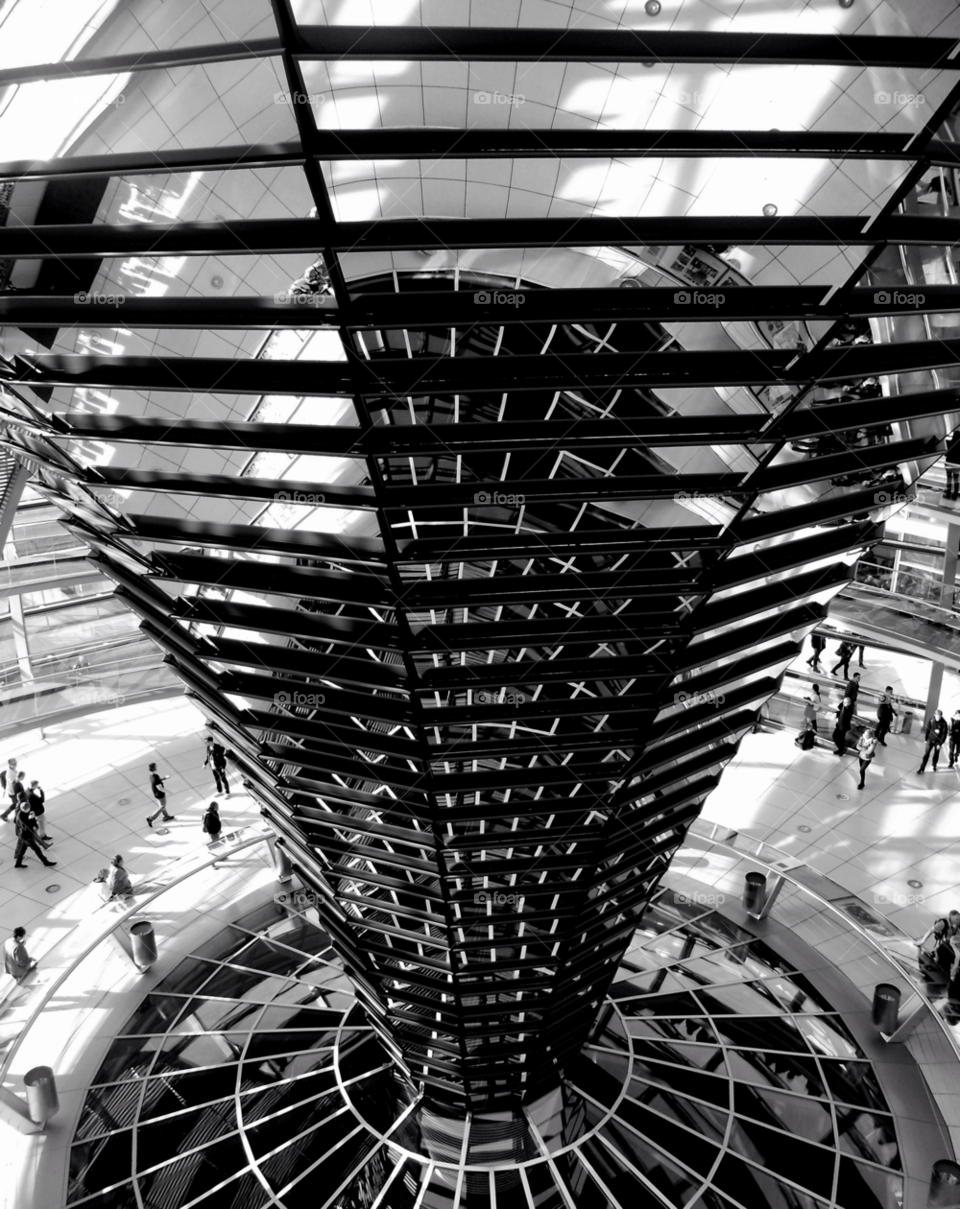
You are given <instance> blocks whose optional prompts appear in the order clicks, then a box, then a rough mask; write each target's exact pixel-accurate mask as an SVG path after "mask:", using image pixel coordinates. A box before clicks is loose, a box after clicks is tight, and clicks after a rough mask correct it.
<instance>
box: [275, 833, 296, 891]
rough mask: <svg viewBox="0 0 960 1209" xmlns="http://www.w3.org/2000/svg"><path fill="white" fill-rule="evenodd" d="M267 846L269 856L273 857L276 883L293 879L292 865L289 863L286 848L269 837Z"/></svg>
mask: <svg viewBox="0 0 960 1209" xmlns="http://www.w3.org/2000/svg"><path fill="white" fill-rule="evenodd" d="M269 845H270V855H271V856H272V857H273V868H274V870H275V872H276V874H277V881H278V882H288V881H289V880H290V879H291V877H293V865H292V864H291V863H290V855H289V853H288V852H287V850H286V848H284V847H283V846H282V845H281V844H278V843H277V840H276V837H275V836H271V838H270V840H269Z"/></svg>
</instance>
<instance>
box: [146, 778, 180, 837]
mask: <svg viewBox="0 0 960 1209" xmlns="http://www.w3.org/2000/svg"><path fill="white" fill-rule="evenodd" d="M150 789H151V791H152V793H153V796H154V797H155V798H156V799H157V801H158V802H159V803H160V808H159V810H155V811H154V812H153V814H148V815H147V826H148V827H152V826H153V820H154V819H155V818H156V817H157V815H158V814H162V815H163V821H164V822H165V823H169V822H170V821H171V819H175V818H176V817H177V816H176V815H175V814H167V795H166V792H165V791H164V788H163V777H161V775H160V774H159V773H158V772H157V766H156V764H151V765H150Z"/></svg>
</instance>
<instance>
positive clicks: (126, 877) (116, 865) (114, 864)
mask: <svg viewBox="0 0 960 1209" xmlns="http://www.w3.org/2000/svg"><path fill="white" fill-rule="evenodd" d="M104 884H105V887H106V889H105V890H104V894H105V896H106V898H107V899H108V900H110V899H126V898H131V897H132V896H133V882H131V880H130V874H129V873H128V872H127V871H126V869H125V868H124V865H123V857H122V856H121V855H120V853H119V852H118V853H117V855H116V856H115V857H114V858H113V860H112V861H111V862H110V868H109V869H108V870H107V879H106V882H105V883H104Z"/></svg>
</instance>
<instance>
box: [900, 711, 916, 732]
mask: <svg viewBox="0 0 960 1209" xmlns="http://www.w3.org/2000/svg"><path fill="white" fill-rule="evenodd" d="M902 716H903V725H902V726H901V727H900V734H901V735H909V734H910V733H911V732H912V730H913V719H914V717H915V715H914V713H913V711H912V710H908V709H905V710H904V711H903V715H902Z"/></svg>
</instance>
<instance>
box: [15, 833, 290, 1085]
mask: <svg viewBox="0 0 960 1209" xmlns="http://www.w3.org/2000/svg"><path fill="white" fill-rule="evenodd" d="M261 826H262V827H263V830H262V831H261V832H260V833H259V834H257V835H253V836H249V837H247V838H246V839H242V840H238V842H237V843H236V844H234V845H233V847H232V848H229V849H225V850H223V851H220V852H218V853H217V854H216V855H215V856H214V855H213V854H212V853H211V854H210V855H209V856H207V858H206V859H205V860H203V861H201V862H200V864H199V865H195V866H193V867H192V868H190V869H188V870H186V871H185V872H183V873H181V874H180V876H179V877H174V878H173V879H171V881H169V882H167V883H166V884H165V885H163V886H158V887H157V889H156V890H154V891H152V893H150V894H149V895H148V896H147V898H145V899H144V900H143V902H140V903H135V904H134V905H133V906H131V907H128V908H126V910H125V911H124V912H123V914H122V915H119V916H117V917H116V919H115V921H114V922H113V923H112V924H111V925H110V927H109V928H107V929H105V930H104V931H103V932H100V933H98V935H97V936H96V938H95V939H94V940H92V941H91V942H90V943H89V944H88V945H86V946H85V947H84V948H83V949H82V950H81V952H80V954H79V956H77V957H75V958H74V959H73V960H72V961H70V962H69V963H68V965H67V967H66V968H65V969H64V970H62V971H61V972H60V974H58V975H57V977H56V978H55V979H54V980H53V982H52V983H51V984H50V986H49V987H48V988H47V989H46V990H45V991H44V993H43V994H42V995H41V996H40V997H39V1002H38V1003H37V1006H36V1007H35V1008H34V1009H33V1010H32V1011H31V1013H30V1015H29V1017H28V1018H27V1020H26V1021H25V1023H24V1025H23V1027H22V1028H21V1029H20V1032H19V1033H18V1034H17V1036H16V1038H15V1039H14V1042H13V1044H12V1045H11V1046H10V1049H9V1050H8V1051H7V1053H6V1055H5V1057H4V1059H3V1065H2V1066H0V1085H2V1084H3V1083H4V1082H5V1081H6V1080H7V1079H8V1078H9V1071H10V1068H11V1066H12V1064H13V1059H14V1058H15V1057H16V1056H17V1053H18V1052H19V1050H20V1046H21V1044H22V1043H23V1041H24V1040H25V1039H26V1037H27V1034H28V1033H29V1031H30V1029H31V1028H32V1027H33V1025H34V1024H35V1023H36V1021H37V1019H38V1017H39V1016H40V1014H41V1013H42V1012H43V1010H44V1008H45V1007H46V1005H47V1003H48V1002H49V1001H50V1000H51V999H52V998H53V996H54V995H55V994H56V993H57V991H59V990H60V988H61V987H62V986H63V984H64V983H65V982H66V980H67V979H68V978H69V977H70V976H71V975H72V974H73V973H74V971H75V970H76V969H77V968H78V966H80V965H81V964H82V963H83V962H84V961H86V959H87V958H88V957H89V956H90V954H91V953H92V952H93V951H94V950H95V949H96V948H97V947H98V946H99V945H100V944H102V943H103V941H104V940H106V938H107V937H108V936H110V935H111V934H112V933H113V932H115V931H116V930H117V929H118V928H119V927H120V926H121V925H122V924H124V923H125V922H126V921H127V920H128V919H129V918H130V917H131V916H132V915H136V914H139V913H142V912H143V911H144V909H145V908H147V907H148V906H149V905H150V903H152V902H153V901H154V900H155V899H157V898H159V897H160V896H161V895H163V894H166V893H167V892H168V891H169V890H173V889H175V888H176V887H177V886H179V885H180V883H181V882H184V881H186V880H187V878H188V877H192V876H193V875H194V874H195V873H199V872H200V871H201V870H203V869H207V868H208V867H209V866H211V865H216V864H219V863H221V862H222V861H224V860H226V859H227V858H228V857H231V856H233V855H234V854H235V853H237V852H241V851H242V850H243V849H244V848H249V847H251V846H252V845H253V844H262V843H264V842H265V841H267V840H269V838H270V835H271V834H272V832H271V831H270V829H269V828H268V827H267V826H266V824H261ZM243 830H245V829H244V828H241V829H240V830H239V831H238V833H237V834H242V833H243ZM146 880H154V879H152V878H151V879H146ZM134 893H136V886H134ZM106 906H107V903H105V902H104V903H101V904H100V905H99V906H98V907H97V908H96V910H97V911H100V910H102V909H103V908H104V907H106ZM80 926H81V925H80V924H77V925H76V926H75V928H74V929H72V931H71V934H72V932H73V931H76V928H78V927H80ZM65 940H66V938H64V939H63V940H61V941H59V942H58V943H59V944H63V943H64V941H65ZM43 956H44V960H45V961H46V960H48V959H49V957H50V954H49V953H46V954H44V955H43ZM18 986H19V984H18V983H14V986H13V987H12V988H9V989H8V991H7V994H6V995H5V996H4V998H3V1000H0V1003H5V1002H6V1000H7V999H8V998H9V996H10V995H11V994H12V993H13V991H14V990H15V989H16V988H17V987H18Z"/></svg>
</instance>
